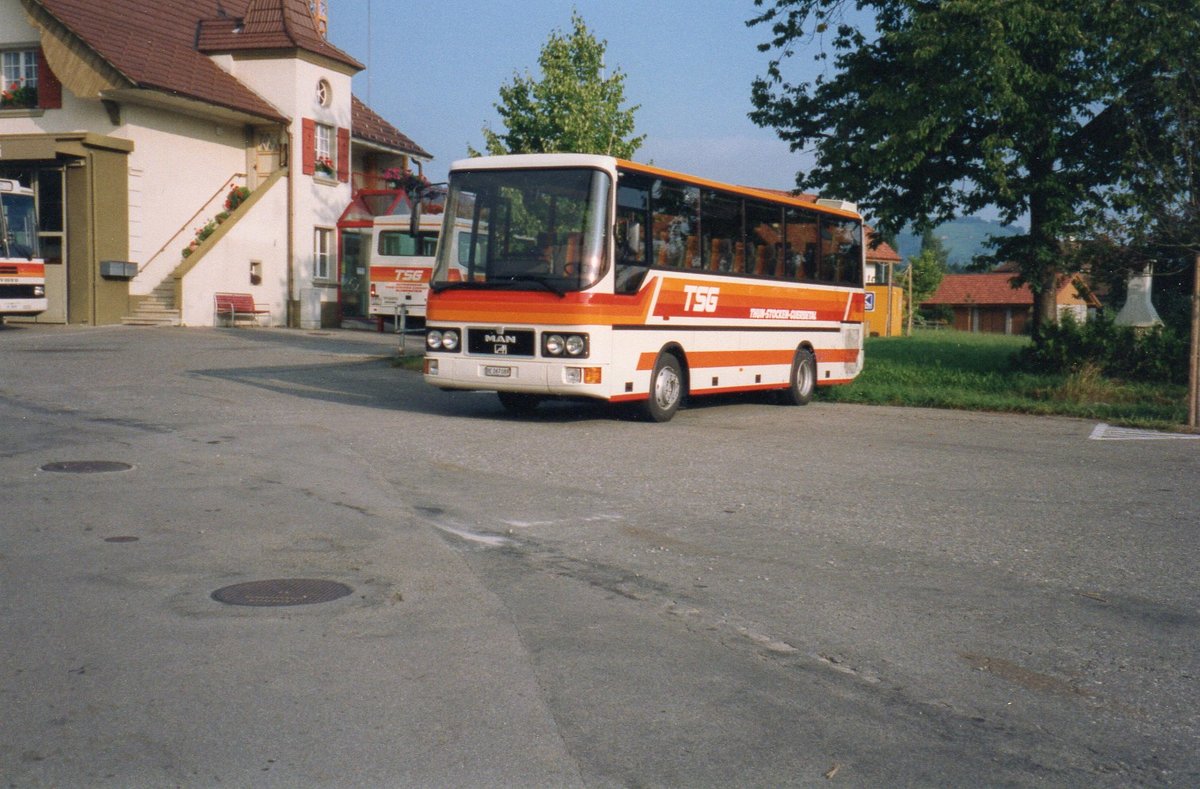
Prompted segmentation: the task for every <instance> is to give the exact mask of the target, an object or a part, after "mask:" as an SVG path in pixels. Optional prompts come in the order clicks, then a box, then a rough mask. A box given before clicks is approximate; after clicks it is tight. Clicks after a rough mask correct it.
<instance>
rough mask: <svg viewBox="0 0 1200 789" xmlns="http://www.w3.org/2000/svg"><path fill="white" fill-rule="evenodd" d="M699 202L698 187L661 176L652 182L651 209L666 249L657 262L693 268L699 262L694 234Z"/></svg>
mask: <svg viewBox="0 0 1200 789" xmlns="http://www.w3.org/2000/svg"><path fill="white" fill-rule="evenodd" d="M699 206H700V190H699V189H697V188H696V187H694V186H684V185H682V184H678V183H673V182H671V181H666V180H663V179H658V180H656V181H655V182H654V186H653V189H652V191H651V194H650V209H651V211H652V213H653V216H654V230H655V234H656V235H658V234H659V233H665V234H666V239H665V246H666V253H665V254H661V253H660V256H659V259H660V262H659V265H663V266H669V267H671V268H696V267H699V265H700V254H699V246H698V241H699V239H697V237H696V228H697V227H698V226H699V222H698V221H697V219H698V218H699V217H698V216H697V214H698V211H697V209H698V208H699Z"/></svg>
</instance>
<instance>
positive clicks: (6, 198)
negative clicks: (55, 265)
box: [0, 178, 46, 317]
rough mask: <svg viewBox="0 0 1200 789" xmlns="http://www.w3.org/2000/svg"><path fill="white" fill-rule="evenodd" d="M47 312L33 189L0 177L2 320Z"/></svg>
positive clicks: (0, 311)
mask: <svg viewBox="0 0 1200 789" xmlns="http://www.w3.org/2000/svg"><path fill="white" fill-rule="evenodd" d="M45 311H46V266H45V264H44V262H43V261H42V259H41V257H40V255H39V253H38V223H37V213H36V211H35V209H34V202H33V190H32V189H29V188H28V187H24V186H21V184H20V183H18V182H17V181H12V180H9V179H7V178H0V317H2V316H6V315H37V314H39V313H42V312H45Z"/></svg>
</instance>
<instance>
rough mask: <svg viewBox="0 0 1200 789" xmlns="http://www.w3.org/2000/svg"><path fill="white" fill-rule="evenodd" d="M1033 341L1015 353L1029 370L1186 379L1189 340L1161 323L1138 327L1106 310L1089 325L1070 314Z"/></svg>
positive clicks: (1168, 379) (1171, 379)
mask: <svg viewBox="0 0 1200 789" xmlns="http://www.w3.org/2000/svg"><path fill="white" fill-rule="evenodd" d="M1033 339H1034V342H1033V345H1031V346H1029V347H1027V348H1025V349H1023V350H1021V351H1020V353H1018V355H1017V359H1018V364H1019V365H1020V366H1021V367H1022V368H1025V369H1028V370H1032V371H1036V372H1043V373H1062V374H1072V373H1077V372H1079V371H1080V370H1082V369H1084V368H1086V367H1089V366H1091V367H1095V368H1098V369H1099V370H1101V371H1102V372H1103V373H1104V375H1107V376H1109V377H1112V378H1122V379H1126V380H1141V381H1162V382H1165V383H1186V381H1187V373H1188V338H1186V337H1183V336H1181V335H1180V334H1179V333H1178V332H1176V331H1174V330H1172V329H1169V328H1164V327H1162V326H1156V327H1155V328H1153V329H1149V330H1144V329H1143V330H1138V329H1134V328H1132V327H1129V326H1118V325H1116V324H1115V323H1114V322H1113V318H1112V317H1111V316H1109V315H1107V314H1104V313H1102V314H1100V315H1098V316H1096V318H1094V319H1093V320H1090V321H1088V322H1087V323H1079V322H1078V321H1076V320H1075V319H1074V318H1073V317H1071V316H1070V315H1067V316H1065V317H1064V319H1063V320H1062V322H1060V323H1059V324H1058V325H1056V326H1047V327H1044V328H1043V329H1042V330H1041V332H1040V333H1039V334H1038V335H1037V336H1035V337H1034V338H1033Z"/></svg>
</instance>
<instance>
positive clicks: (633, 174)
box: [425, 154, 865, 421]
mask: <svg viewBox="0 0 1200 789" xmlns="http://www.w3.org/2000/svg"><path fill="white" fill-rule="evenodd" d="M449 189H450V193H449V196H448V199H447V205H446V213H445V217H446V218H445V224H444V225H443V231H442V242H441V244H440V245H439V247H438V254H437V265H436V266H435V268H434V273H433V280H432V282H431V292H430V296H429V304H428V313H427V322H426V356H425V380H426V381H428V382H429V383H431V384H433V385H435V386H438V387H442V388H444V389H485V390H496V391H498V392H499V395H500V400H501V402H502V403H503V404H504V406H505V407H506V408H508V409H509V410H513V411H528V410H530V409H532V408H534V407H536V405H537V404H538V402H539V401H541V400H542V399H544V398H548V397H585V398H598V399H601V400H606V401H609V402H614V403H622V402H632V403H636V404H637V405H638V407H639V409H640V410H641V411H642V412H643V413H644V415H645V416H647V417H648V418H650V419H652V420H655V421H666V420H668V419H670V418H671V417H672V416H673V415H674V414H675V411H676V410H677V409H678V408H679V406H680V405H681V403H682V402H683V401H684V399H685V397H686V396H688V395H704V394H716V393H728V392H750V391H760V390H778V392H779V393H780V394H781V396H782V399H783V400H784V401H785V402H789V403H793V404H797V405H800V404H804V403H806V402H808V401H809V400H810V399H811V397H812V395H813V391H814V389H815V387H816V386H823V385H830V384H843V383H848V382H849V381H851V380H852V379H853V378H854V377H855V376H856V375H857V374H858V372H859V371H860V370H861V369H862V365H863V352H862V343H863V320H864V309H865V296H864V290H863V266H864V257H863V255H864V244H863V223H862V219H861V217H860V216H859V215H858V213H857V211H856V210H855V208H854V206H853V205H851V204H849V203H841V202H835V201H824V200H821V201H815V202H814V201H811V200H804V199H800V198H793V197H790V196H788V195H784V194H782V193H777V192H770V191H761V190H756V189H750V188H745V187H738V186H730V185H727V184H720V183H716V182H713V181H708V180H705V179H701V178H696V177H693V176H688V175H681V174H679V173H674V172H669V171H666V170H661V169H658V168H656V167H650V166H647V165H643V164H637V163H634V162H630V161H624V160H619V159H614V158H611V157H606V156H591V155H582V154H539V155H526V156H502V157H490V158H477V159H465V160H462V161H458V162H455V163H454V164H453V165H452V167H451V170H450V186H449Z"/></svg>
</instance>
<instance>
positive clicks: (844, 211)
mask: <svg viewBox="0 0 1200 789" xmlns="http://www.w3.org/2000/svg"><path fill="white" fill-rule="evenodd" d="M526 167H528V168H537V167H599V168H601V169H604V170H615V169H617V168H620V169H622V170H630V171H634V172H640V173H645V174H647V175H654V176H661V177H664V178H670V179H672V180H676V181H683V182H685V183H688V184H692V185H694V186H699V187H705V188H710V189H720V190H722V191H725V192H734V193H736V194H740V195H743V196H745V197H755V198H758V199H761V200H770V201H771V202H773V203H785V204H788V205H794V206H797V207H803V208H808V209H813V210H817V211H821V212H822V213H827V214H834V215H837V216H845V217H849V218H853V219H862V216H861V215H860V214H859V213H858V206H857V205H855V204H854V203H852V202H848V201H845V200H821V199H814V198H812V197H810V196H806V195H793V194H790V193H787V192H782V191H779V190H776V189H759V188H755V187H752V186H738V185H736V184H729V183H723V182H721V181H713V180H710V179H707V178H701V177H699V176H695V175H688V174H686V173H681V172H677V171H674V170H666V169H664V168H661V167H655V166H653V165H649V164H641V163H640V162H634V161H630V160H628V159H618V158H616V157H613V156H600V155H596V154H586V153H536V154H510V155H507V156H480V157H476V158H472V159H459V160H458V161H455V162H453V163H452V164H451V165H450V171H451V172H453V171H455V170H507V169H521V168H526Z"/></svg>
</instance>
